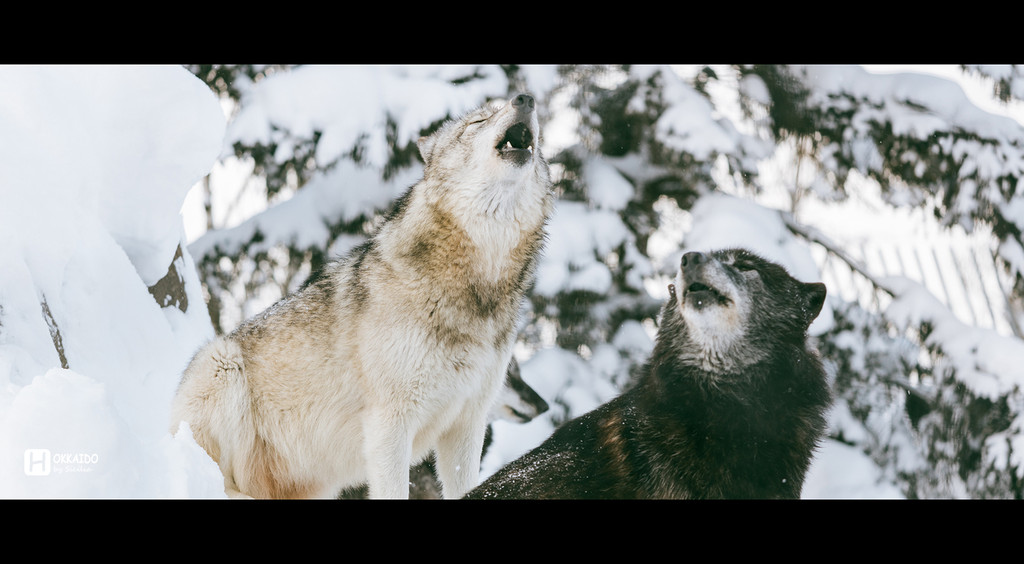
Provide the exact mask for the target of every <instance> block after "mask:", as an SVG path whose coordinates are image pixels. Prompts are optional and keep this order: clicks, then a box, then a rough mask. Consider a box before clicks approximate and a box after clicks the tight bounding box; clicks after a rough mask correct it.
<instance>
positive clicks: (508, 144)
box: [505, 141, 512, 149]
mask: <svg viewBox="0 0 1024 564" xmlns="http://www.w3.org/2000/svg"><path fill="white" fill-rule="evenodd" d="M505 148H506V149H511V148H512V142H511V141H505Z"/></svg>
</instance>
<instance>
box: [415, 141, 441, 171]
mask: <svg viewBox="0 0 1024 564" xmlns="http://www.w3.org/2000/svg"><path fill="white" fill-rule="evenodd" d="M435 137H436V136H434V135H426V136H424V137H420V138H419V139H418V140H416V147H417V148H419V150H420V157H421V158H422V159H423V164H427V161H429V160H430V152H431V151H433V150H434V142H435V141H437V139H435Z"/></svg>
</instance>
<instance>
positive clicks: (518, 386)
mask: <svg viewBox="0 0 1024 564" xmlns="http://www.w3.org/2000/svg"><path fill="white" fill-rule="evenodd" d="M547 410H548V403H547V402H546V401H544V398H542V397H541V396H540V394H538V393H537V391H536V390H534V389H533V388H531V387H530V385H529V384H527V383H526V381H525V380H523V377H522V374H521V373H520V371H519V363H518V362H516V359H515V357H513V358H512V362H510V363H509V365H508V372H507V374H506V379H505V385H504V386H502V391H501V393H500V394H499V396H498V401H497V402H495V404H494V406H493V407H492V408H491V412H490V414H489V416H488V425H487V430H486V432H485V433H484V448H483V451H482V452H481V457H483V455H485V454H487V448H488V447H489V446H490V443H491V423H493V422H494V421H497V420H503V421H510V422H513V423H526V422H528V421H532V420H533V418H534V417H537V416H538V415H540V414H542V413H544V412H546V411H547ZM366 496H367V488H366V486H365V485H363V486H359V487H356V488H348V489H346V490H344V491H342V493H341V494H340V495H339V496H338V497H339V499H364V498H366ZM440 498H441V485H440V484H438V482H437V475H436V470H435V468H434V459H433V457H428V458H427V459H426V460H424V461H423V462H421V463H419V464H417V465H416V466H413V467H412V468H411V469H410V470H409V499H440Z"/></svg>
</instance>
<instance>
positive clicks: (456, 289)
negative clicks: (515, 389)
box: [172, 94, 553, 498]
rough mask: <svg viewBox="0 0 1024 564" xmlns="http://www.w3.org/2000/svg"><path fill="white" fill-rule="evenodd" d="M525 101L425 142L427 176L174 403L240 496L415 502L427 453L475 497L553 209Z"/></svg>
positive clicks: (199, 365)
mask: <svg viewBox="0 0 1024 564" xmlns="http://www.w3.org/2000/svg"><path fill="white" fill-rule="evenodd" d="M539 138H540V126H539V123H538V119H537V112H536V109H535V101H534V99H533V97H532V96H530V95H528V94H520V95H517V96H514V97H513V98H511V99H510V100H508V101H505V102H499V103H492V104H487V105H485V106H483V107H481V108H479V109H477V110H475V111H473V112H471V113H469V114H468V115H466V116H464V117H462V118H460V119H456V120H451V121H448V122H446V123H445V124H444V125H442V126H441V127H440V128H439V129H438V131H436V132H435V133H434V134H432V135H430V136H428V137H425V138H421V139H420V140H419V142H418V148H419V151H420V155H421V157H422V158H423V161H424V172H423V178H422V180H420V181H419V182H417V183H416V184H414V185H413V186H412V187H411V188H410V189H409V190H408V191H407V192H406V193H405V194H404V195H403V196H402V197H400V198H399V199H398V200H397V201H396V203H395V205H394V207H393V209H392V210H391V212H390V213H389V214H388V215H387V217H386V218H385V220H384V222H383V223H382V224H381V225H380V227H379V228H378V230H377V231H376V232H375V233H374V234H373V235H372V236H371V237H370V238H369V239H368V240H367V241H366V242H365V243H364V244H362V245H361V246H358V247H356V248H354V249H353V250H351V251H350V252H349V253H348V254H347V255H345V256H344V257H342V258H341V259H339V260H337V261H333V262H331V263H328V265H327V266H325V267H324V269H323V270H322V272H321V273H320V274H319V275H318V276H316V277H315V279H312V280H310V281H309V282H308V283H307V284H306V285H305V286H304V287H303V288H301V289H299V290H298V291H296V292H295V293H294V294H292V295H290V296H288V297H286V298H284V299H282V300H281V301H279V302H278V303H276V304H274V305H273V306H271V307H270V308H268V309H267V310H266V311H265V312H263V313H262V314H259V315H257V316H255V317H253V318H252V319H249V320H247V321H245V322H243V323H242V324H241V325H240V326H239V327H238V328H236V329H235V330H234V331H232V332H231V333H229V334H227V335H225V336H223V337H220V338H217V339H215V340H214V341H212V342H211V343H209V344H207V345H205V346H204V347H203V348H201V349H200V350H199V352H198V353H197V354H196V355H195V357H194V358H193V360H192V361H191V363H190V364H189V366H188V367H187V368H186V370H185V372H184V374H183V377H182V381H181V383H180V384H179V388H178V391H177V393H176V395H175V398H174V400H173V403H172V430H173V429H175V428H177V427H178V422H179V421H184V422H187V423H188V425H189V426H190V428H191V430H192V432H193V435H194V436H195V438H196V441H197V442H198V443H199V444H200V445H201V446H202V447H203V448H205V449H206V451H207V452H208V453H209V454H210V456H211V457H212V458H213V459H214V460H215V461H216V462H217V463H218V465H219V466H220V469H221V471H222V472H223V474H224V484H225V489H226V491H227V492H228V494H229V495H231V496H238V497H257V498H307V497H327V498H330V497H335V496H336V495H337V494H338V493H339V491H341V490H342V489H343V488H345V487H348V486H352V485H358V484H360V483H362V482H367V483H368V484H369V495H370V497H373V498H406V497H408V495H409V468H410V466H412V465H413V464H415V463H417V462H419V461H420V460H423V459H424V458H425V457H426V456H427V455H428V454H430V453H431V452H433V453H434V454H435V455H436V460H437V473H438V477H439V479H440V481H441V484H442V489H443V494H444V497H446V498H457V497H461V496H462V495H463V494H465V493H466V492H467V491H469V490H470V489H471V488H472V487H473V486H475V485H476V484H477V483H478V482H479V465H480V460H479V459H480V453H481V450H482V446H483V441H484V432H485V431H484V430H485V428H486V426H487V417H488V413H489V411H490V410H491V406H492V405H493V403H494V401H495V398H496V397H497V395H498V393H499V391H500V389H501V386H502V383H503V382H504V381H505V372H506V367H507V366H508V364H509V360H510V359H511V357H512V346H513V344H514V341H515V336H516V335H515V331H516V322H517V319H518V315H519V310H520V306H521V302H522V299H523V295H524V293H525V292H526V290H527V288H528V286H529V285H530V284H531V283H532V279H533V273H534V270H535V267H536V262H537V260H538V257H539V253H540V252H541V250H542V247H543V244H544V239H545V234H544V233H545V232H544V229H545V224H546V222H547V218H548V216H549V214H550V212H551V208H552V197H553V196H552V193H551V182H550V178H549V173H548V166H547V163H546V161H545V160H544V158H543V156H542V155H541V152H540V150H539Z"/></svg>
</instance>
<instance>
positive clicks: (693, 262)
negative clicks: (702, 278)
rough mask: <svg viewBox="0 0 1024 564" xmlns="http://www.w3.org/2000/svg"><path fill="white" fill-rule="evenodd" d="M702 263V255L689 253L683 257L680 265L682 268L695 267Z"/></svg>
mask: <svg viewBox="0 0 1024 564" xmlns="http://www.w3.org/2000/svg"><path fill="white" fill-rule="evenodd" d="M702 262H704V253H697V252H689V253H686V254H684V255H683V260H682V262H681V263H680V265H681V266H682V267H684V268H685V267H687V266H697V265H699V264H701V263H702Z"/></svg>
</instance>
